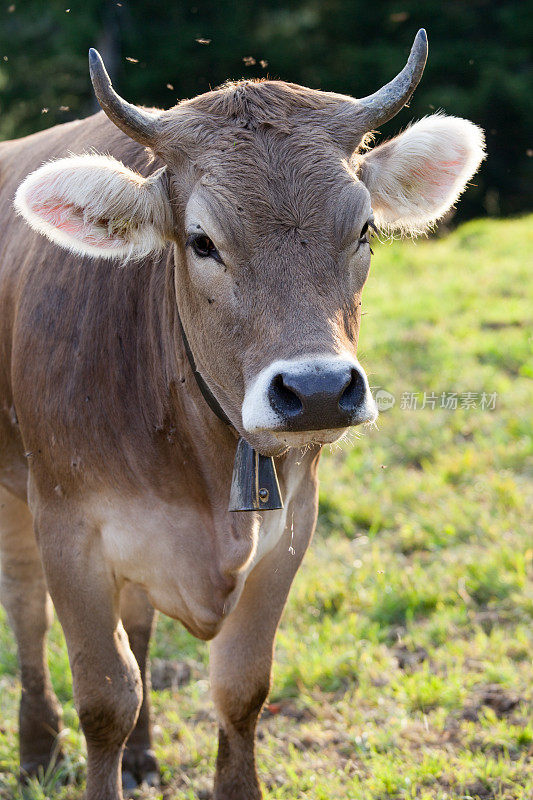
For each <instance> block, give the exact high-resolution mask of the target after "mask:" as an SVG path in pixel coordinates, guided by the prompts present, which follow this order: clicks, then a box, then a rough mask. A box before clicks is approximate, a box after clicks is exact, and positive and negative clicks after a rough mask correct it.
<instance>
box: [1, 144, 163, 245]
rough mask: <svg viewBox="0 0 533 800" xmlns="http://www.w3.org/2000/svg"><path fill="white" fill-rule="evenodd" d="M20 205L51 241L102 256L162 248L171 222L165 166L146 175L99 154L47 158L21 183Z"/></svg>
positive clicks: (18, 203) (19, 210)
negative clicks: (53, 159) (56, 159)
mask: <svg viewBox="0 0 533 800" xmlns="http://www.w3.org/2000/svg"><path fill="white" fill-rule="evenodd" d="M15 208H16V210H17V212H18V213H19V214H21V215H22V216H23V217H24V219H25V220H26V221H27V222H28V223H29V224H30V225H31V227H32V228H34V229H35V230H36V231H39V233H42V234H44V235H45V236H47V237H48V238H49V239H50V240H51V241H52V242H55V243H56V244H59V245H61V246H62V247H65V248H66V249H67V250H70V251H71V252H73V253H78V254H79V255H90V256H94V257H97V258H121V259H124V258H126V259H127V258H141V257H143V256H146V255H148V253H152V252H154V251H158V250H161V249H162V248H163V247H164V246H165V244H166V243H167V241H168V238H169V233H170V231H171V227H172V226H171V219H172V212H171V207H170V201H169V197H168V192H167V180H166V175H165V170H164V169H162V170H159V171H158V172H156V173H154V174H153V175H151V176H150V177H149V178H143V177H142V175H139V173H137V172H133V170H131V169H128V168H127V167H125V166H124V164H122V163H121V162H120V161H117V160H116V159H114V158H110V157H109V156H103V155H98V154H87V155H81V156H71V157H70V158H62V159H59V160H58V161H51V162H49V163H48V164H43V166H42V167H39V169H37V170H35V172H32V173H31V175H28V177H27V178H26V179H25V180H24V181H23V182H22V183H21V185H20V186H19V188H18V190H17V193H16V195H15Z"/></svg>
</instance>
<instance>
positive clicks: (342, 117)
mask: <svg viewBox="0 0 533 800" xmlns="http://www.w3.org/2000/svg"><path fill="white" fill-rule="evenodd" d="M427 55H428V40H427V34H426V31H425V30H424V28H421V29H420V30H419V31H418V33H417V34H416V36H415V40H414V42H413V46H412V48H411V53H410V54H409V58H408V59H407V64H406V65H405V67H404V68H403V69H402V71H401V72H400V73H399V74H398V75H396V77H395V78H393V80H392V81H390V83H387V84H385V86H383V87H382V88H381V89H378V91H377V92H374V94H370V95H368V97H362V98H360V99H357V100H355V99H353V98H350V99H349V100H348V101H347V102H345V103H343V104H342V106H341V109H340V114H339V113H337V114H336V115H335V117H336V125H337V130H336V136H337V138H338V139H341V140H344V139H345V138H346V141H343V144H345V145H346V146H347V148H348V150H350V151H353V150H354V149H355V147H357V145H358V144H359V142H360V140H361V133H362V132H364V133H366V132H367V131H371V130H374V129H375V128H378V127H379V126H380V125H383V123H385V122H388V121H389V120H390V119H392V118H393V117H394V116H395V115H396V114H397V113H398V112H399V111H400V110H401V109H402V108H403V107H404V105H405V104H406V103H407V102H408V101H409V98H410V97H411V95H412V94H413V92H414V90H415V89H416V87H417V86H418V84H419V82H420V78H421V77H422V73H423V72H424V67H425V64H426V59H427ZM343 133H344V135H343Z"/></svg>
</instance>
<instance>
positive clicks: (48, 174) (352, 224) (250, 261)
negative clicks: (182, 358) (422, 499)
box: [16, 35, 483, 454]
mask: <svg viewBox="0 0 533 800" xmlns="http://www.w3.org/2000/svg"><path fill="white" fill-rule="evenodd" d="M419 37H420V35H419ZM419 37H418V38H417V40H416V41H415V46H414V47H413V52H412V54H411V57H410V61H412V60H413V58H414V57H413V53H415V56H416V47H417V41H418V48H419V49H420V46H421V44H420V40H419ZM422 44H425V39H424V40H423V41H422ZM95 58H96V60H95ZM424 60H425V50H424ZM415 61H416V59H415ZM94 64H96V66H94ZM407 66H409V62H408V65H407ZM411 66H412V71H413V70H414V71H415V72H416V64H415V65H414V66H413V64H412V65H411ZM406 69H407V67H406ZM102 70H103V66H101V62H99V61H98V57H94V56H93V82H94V83H95V88H96V90H97V95H98V96H99V99H100V101H101V104H102V107H103V108H104V110H105V111H106V113H108V116H110V117H111V118H112V119H113V121H114V122H115V123H116V124H117V125H118V126H119V127H121V128H122V129H123V130H125V131H126V132H127V133H129V135H130V136H132V137H133V138H135V139H137V140H138V141H140V142H142V143H143V144H149V145H150V147H151V148H152V149H153V150H154V151H155V153H156V155H157V156H158V158H159V159H160V160H161V161H162V162H163V163H164V164H165V165H166V166H165V167H164V168H163V169H161V170H159V171H157V172H155V173H154V174H153V175H152V176H151V177H149V178H142V177H141V176H140V175H138V174H136V173H134V172H132V171H131V170H129V169H127V168H126V167H125V166H124V165H122V164H121V163H120V162H118V161H116V160H115V159H112V158H109V157H104V156H97V155H85V156H76V157H71V158H68V159H62V160H60V161H56V162H52V163H50V164H47V165H45V166H43V167H41V168H40V169H39V170H37V171H36V172H35V173H33V174H32V175H30V176H29V177H28V178H27V179H26V180H25V181H24V183H23V184H22V185H21V187H20V188H19V190H18V193H17V198H16V207H17V210H18V211H19V212H20V213H22V214H23V215H24V216H25V218H26V219H27V220H28V222H29V223H30V224H31V225H32V226H33V227H34V228H36V229H37V230H39V231H40V232H42V233H44V234H46V235H48V236H49V237H50V238H51V239H52V240H54V241H56V242H58V243H59V244H61V245H63V246H65V247H67V248H69V249H70V250H72V251H74V252H76V253H83V254H91V255H94V256H97V257H104V258H119V259H122V260H124V258H143V257H146V256H148V255H150V254H151V253H154V252H156V251H158V250H161V249H162V248H164V247H165V246H167V245H168V243H173V245H174V253H175V258H174V274H175V295H176V303H177V306H178V309H179V315H180V317H181V320H182V322H183V326H184V329H185V331H186V333H187V337H188V339H189V343H190V345H191V349H192V351H193V354H194V357H195V360H196V362H197V367H198V369H199V370H200V372H201V373H202V375H203V376H204V378H205V380H206V381H207V383H208V385H209V386H210V388H211V390H212V391H213V393H214V394H215V395H216V397H217V399H218V400H219V402H220V404H221V405H222V407H223V408H224V410H225V412H226V413H227V415H228V416H229V417H230V419H231V421H232V422H233V424H234V426H235V427H236V428H237V430H238V431H239V432H240V433H241V435H243V436H245V438H247V439H248V441H249V442H250V443H251V444H252V445H253V446H254V447H256V448H257V449H258V450H259V451H260V452H263V453H265V454H276V453H279V452H281V451H282V450H284V449H286V448H287V447H290V446H301V445H305V444H308V443H310V442H314V443H317V444H324V443H326V442H332V441H334V440H335V439H337V438H339V437H340V436H341V435H342V434H343V432H344V431H345V430H346V428H347V427H349V426H351V425H355V424H359V423H361V422H372V421H374V420H375V418H376V416H377V411H376V408H375V404H374V402H373V400H372V397H371V394H370V390H369V386H368V380H367V377H366V375H365V372H364V370H363V369H362V367H361V365H360V364H359V362H358V361H357V358H356V349H357V341H358V336H359V326H360V320H361V296H362V290H363V286H364V284H365V281H366V279H367V275H368V271H369V267H370V256H371V250H370V238H369V237H370V234H371V233H372V231H373V230H375V229H376V228H378V227H380V228H385V229H387V230H402V231H407V232H412V233H418V232H420V231H424V230H426V229H427V228H428V226H430V225H431V224H432V223H434V222H435V221H436V220H437V219H438V218H439V217H441V216H442V215H443V214H444V213H445V212H446V211H447V210H448V209H449V208H450V206H451V205H452V204H453V203H454V202H455V200H456V199H457V197H458V196H459V195H460V193H461V192H462V191H463V189H464V188H465V185H466V183H467V181H468V180H469V179H470V177H471V176H472V175H473V173H474V172H475V170H476V169H477V167H478V166H479V163H480V161H481V159H482V157H483V137H482V133H481V131H480V130H479V129H478V128H477V127H476V126H475V125H473V124H472V123H470V122H468V121H466V120H460V119H456V118H454V117H445V116H442V115H434V116H432V117H428V118H426V119H424V120H422V121H420V122H418V123H416V124H415V125H413V126H411V127H410V128H408V129H407V130H406V131H404V133H402V134H401V135H400V136H398V137H396V138H395V139H393V140H391V141H389V142H386V143H385V144H382V145H380V146H378V147H375V148H374V149H372V150H369V151H364V150H361V149H360V144H361V141H362V140H363V138H364V134H365V133H366V131H367V130H368V129H370V128H371V127H375V126H376V125H377V124H380V122H383V121H384V120H386V119H387V118H389V117H390V116H391V112H392V113H395V111H394V109H396V110H398V108H400V107H401V106H402V105H403V104H404V102H405V101H406V95H407V97H408V96H409V94H410V92H412V90H413V88H414V86H413V81H414V85H416V82H417V80H415V79H414V78H413V77H412V76H411V79H410V82H409V80H407V79H406V76H405V74H404V73H405V70H404V71H403V72H402V73H400V76H398V78H401V76H402V75H403V84H402V85H403V90H402V91H403V94H402V95H401V97H400V98H399V97H398V92H392V95H391V90H390V87H391V85H392V83H394V82H392V83H391V84H388V85H387V87H385V89H384V90H380V92H381V93H383V92H384V91H385V95H383V94H381V95H380V97H381V100H380V99H379V97H377V95H379V94H380V93H376V95H372V96H371V97H370V98H366V99H365V101H353V100H351V99H350V98H346V97H343V96H339V95H331V94H328V93H323V92H317V91H313V90H310V89H304V88H302V87H297V86H293V85H291V84H285V83H281V82H268V81H267V82H263V83H253V82H241V83H237V84H230V85H228V86H226V87H223V88H222V89H220V90H217V91H216V92H210V93H209V94H207V95H203V96H201V97H199V98H196V99H194V100H192V101H188V102H186V103H183V104H181V105H179V106H177V107H176V108H175V109H173V110H171V111H170V112H162V113H161V114H159V115H155V114H152V113H149V112H147V111H144V110H143V109H136V108H135V107H133V106H129V104H126V103H125V101H122V100H121V99H120V98H118V96H117V95H115V94H114V93H113V95H112V96H110V97H109V96H108V97H107V99H106V100H105V102H104V100H103V99H102V97H101V93H102V92H103V91H107V89H109V90H110V91H111V92H112V89H110V86H109V85H107V89H106V83H105V79H104V78H103V76H102ZM418 72H420V74H421V70H420V68H418ZM95 75H96V77H95ZM103 75H104V76H105V71H104V72H103ZM407 77H409V76H407ZM415 77H416V76H415ZM418 77H419V76H418ZM396 80H398V79H396ZM406 80H407V83H406ZM102 87H103V88H102ZM406 87H407V88H406ZM387 93H388V94H387ZM112 103H114V104H115V105H114V106H113V107H112ZM117 103H118V104H117ZM110 108H112V110H111V111H110ZM113 109H114V110H113ZM376 109H377V110H376Z"/></svg>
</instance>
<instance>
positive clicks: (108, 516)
mask: <svg viewBox="0 0 533 800" xmlns="http://www.w3.org/2000/svg"><path fill="white" fill-rule="evenodd" d="M426 56H427V37H426V33H425V31H424V30H421V31H419V32H418V34H417V36H416V38H415V41H414V44H413V47H412V50H411V53H410V56H409V58H408V61H407V63H406V66H405V67H404V69H403V70H402V71H401V72H400V73H399V75H398V76H397V77H396V78H394V79H393V80H392V81H391V82H390V83H388V84H387V85H385V86H384V87H383V88H381V89H379V90H378V91H376V92H375V93H374V94H371V95H369V96H368V97H365V98H363V99H358V100H355V99H353V98H351V97H348V96H345V95H340V94H335V93H330V92H325V91H318V90H312V89H307V88H304V87H301V86H298V85H295V84H291V83H286V82H283V81H274V80H264V81H258V82H256V81H250V80H241V81H237V82H233V83H227V84H226V85H224V86H222V87H221V88H219V89H217V90H215V91H210V92H208V93H206V94H203V95H200V96H198V97H195V98H194V99H191V100H186V101H183V102H180V103H179V104H178V105H176V106H175V107H174V108H171V109H170V110H166V111H161V110H157V109H147V108H142V107H137V106H134V105H132V104H130V103H128V102H126V101H125V100H124V99H122V98H121V97H120V96H119V95H118V94H117V93H116V92H115V91H114V89H113V88H112V85H111V82H110V80H109V77H108V75H107V73H106V71H105V67H104V65H103V63H102V61H101V59H100V57H99V55H98V53H97V52H96V51H94V50H91V51H90V59H89V60H90V70H91V76H92V81H93V86H94V90H95V93H96V97H97V99H98V101H99V104H100V106H101V109H102V110H101V111H100V112H99V113H97V114H95V115H93V116H91V117H89V118H87V119H85V120H82V121H74V122H69V123H66V124H63V125H58V126H56V127H53V128H51V129H49V130H46V131H43V132H40V133H37V134H34V135H31V136H28V137H26V138H23V139H19V140H15V141H8V142H4V143H2V144H1V145H0V175H1V193H0V203H1V207H0V214H1V218H2V219H3V220H4V222H3V236H2V242H1V245H0V247H1V253H0V484H1V487H2V488H1V489H0V491H1V494H0V537H1V551H2V584H1V586H2V601H3V604H4V605H5V608H6V610H7V614H8V617H9V620H10V623H11V625H12V627H13V630H14V633H15V637H16V641H17V646H18V658H19V662H20V671H21V683H22V696H21V704H20V762H21V774H22V775H23V776H28V775H35V774H36V773H38V771H39V769H40V768H46V766H47V765H48V764H49V761H50V758H51V755H52V753H53V751H54V747H55V746H56V743H57V738H58V735H59V734H60V731H61V709H60V706H59V703H58V701H57V699H56V697H55V695H54V692H53V689H52V685H51V681H50V675H49V672H48V667H47V661H46V647H45V640H46V635H47V630H48V628H49V626H50V621H51V615H52V607H55V610H56V612H57V615H58V617H59V620H60V623H61V625H62V628H63V631H64V634H65V637H66V642H67V647H68V654H69V661H70V666H71V670H72V675H73V686H74V697H75V703H76V708H77V712H78V715H79V720H80V725H81V728H82V729H83V733H84V735H85V739H86V742H87V798H88V800H104V799H105V800H119V798H121V797H122V791H123V787H124V788H128V789H130V788H132V787H133V786H135V785H136V784H137V783H140V782H142V781H148V782H150V781H151V782H152V783H155V782H156V781H157V773H158V765H157V761H156V759H155V756H154V753H153V749H152V740H151V732H150V705H149V702H150V701H149V685H150V683H149V669H148V666H147V650H148V644H149V639H150V634H151V631H152V627H153V619H154V609H156V610H159V611H161V612H163V613H164V614H167V615H169V616H170V617H173V618H175V619H176V620H179V621H180V622H181V623H182V624H183V625H184V626H185V627H186V628H187V630H188V631H190V632H191V633H192V634H193V635H194V636H196V637H199V638H200V639H204V640H212V642H211V652H210V681H211V690H212V696H213V700H214V703H215V706H216V710H217V715H218V719H219V746H218V756H217V762H216V775H215V779H214V797H215V798H216V800H258V798H260V797H261V796H262V795H261V788H260V783H259V780H258V776H257V771H256V767H255V756H254V747H255V743H254V742H255V728H256V722H257V718H258V714H259V713H260V711H261V708H262V706H263V704H264V702H265V699H266V697H267V695H268V692H269V688H270V673H271V665H272V658H273V642H274V636H275V633H276V629H277V626H278V622H279V619H280V615H281V613H282V610H283V607H284V605H285V602H286V598H287V594H288V591H289V588H290V585H291V582H292V580H293V577H294V575H295V573H296V570H297V569H298V566H299V564H300V562H301V560H302V557H303V555H304V553H305V551H306V548H307V546H308V544H309V541H310V539H311V536H312V533H313V529H314V527H315V522H316V517H317V467H318V461H319V456H320V452H321V448H322V447H323V445H325V444H327V443H331V442H334V441H336V440H338V439H339V438H340V437H342V436H343V435H344V434H345V432H346V431H347V429H348V428H349V427H350V426H351V425H356V424H361V423H373V422H374V420H375V419H376V415H377V411H376V407H375V404H374V401H373V399H372V395H371V391H370V388H369V384H368V379H367V376H366V374H365V372H364V370H363V368H362V366H361V365H360V363H359V362H358V360H357V358H356V349H357V343H358V337H359V329H360V323H361V296H362V290H363V286H364V284H365V281H366V279H367V275H368V272H369V267H370V254H371V251H370V238H369V234H370V233H371V231H372V230H374V229H378V230H385V231H401V232H404V233H410V234H415V233H421V232H424V231H426V230H427V229H428V228H429V227H430V226H431V225H433V224H434V223H435V222H436V221H437V220H438V219H439V218H441V217H442V216H443V214H445V213H446V212H447V210H448V209H449V208H450V207H451V206H452V205H453V203H454V202H455V201H456V200H457V198H458V197H459V195H460V194H461V193H462V191H463V190H464V189H465V187H466V185H467V183H468V181H469V180H470V178H471V177H472V175H473V174H474V173H475V171H476V170H477V168H478V166H479V164H480V162H481V160H482V158H483V156H484V151H483V134H482V132H481V130H480V129H479V128H478V127H476V126H475V125H474V124H473V123H471V122H469V121H467V120H463V119H458V118H455V117H452V116H445V115H444V114H435V115H432V116H429V117H426V118H424V119H422V120H420V121H418V122H416V123H415V124H412V125H411V126H410V127H407V128H406V129H405V130H404V131H403V132H402V133H401V134H400V135H398V136H396V137H395V138H393V139H391V140H390V141H386V142H385V143H382V144H380V145H378V146H375V147H373V148H371V147H370V146H369V136H368V134H369V132H371V131H373V130H375V129H376V128H378V127H379V126H381V125H382V124H384V123H385V122H387V121H388V120H390V119H391V118H392V117H393V116H394V115H395V114H396V113H397V112H398V111H400V109H401V108H402V107H403V106H404V105H405V104H406V103H407V101H408V100H409V98H410V97H411V94H412V93H413V91H414V89H415V87H416V85H417V84H418V82H419V80H420V78H421V75H422V71H423V68H424V64H425V61H426ZM238 440H239V441H240V442H244V443H245V444H246V445H247V446H248V447H249V448H250V452H251V453H252V457H253V458H255V459H256V462H257V463H258V461H257V460H258V458H259V457H261V458H263V459H266V460H267V461H268V459H272V461H271V464H272V465H273V468H275V470H276V471H277V475H276V473H273V475H274V478H275V481H276V482H277V485H279V490H280V498H282V502H280V503H279V505H280V506H282V507H279V508H277V509H275V508H274V509H271V510H261V509H262V507H259V510H251V511H245V512H242V513H236V512H233V511H229V510H228V495H229V487H230V483H231V480H232V474H233V472H232V471H233V463H234V457H235V453H236V449H237V443H238ZM260 492H263V495H264V496H263V495H262V496H261V497H262V499H263V500H265V501H266V494H268V492H266V490H264V489H260ZM265 492H266V494H265ZM52 604H53V606H52Z"/></svg>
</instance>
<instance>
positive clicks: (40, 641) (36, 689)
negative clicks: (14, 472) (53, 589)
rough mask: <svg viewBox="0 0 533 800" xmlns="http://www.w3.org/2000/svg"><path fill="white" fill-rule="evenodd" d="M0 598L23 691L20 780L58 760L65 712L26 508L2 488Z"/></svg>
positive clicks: (48, 609) (47, 607)
mask: <svg viewBox="0 0 533 800" xmlns="http://www.w3.org/2000/svg"><path fill="white" fill-rule="evenodd" d="M0 562H1V575H0V599H1V601H2V604H3V605H4V607H5V609H6V612H7V615H8V618H9V622H10V624H11V627H12V628H13V632H14V634H15V638H16V641H17V649H18V660H19V664H20V675H21V684H22V692H21V698H20V711H19V721H20V726H19V749H20V767H21V777H22V778H23V779H26V778H27V777H31V776H33V775H36V774H37V773H38V772H39V770H40V769H42V770H43V771H45V770H46V769H47V767H48V765H49V763H50V759H51V758H52V756H53V755H54V754H55V755H59V750H58V749H56V748H57V736H58V733H59V732H60V730H61V727H62V726H61V716H62V712H61V707H60V705H59V702H58V700H57V698H56V696H55V694H54V690H53V689H52V683H51V680H50V673H49V671H48V663H47V658H46V634H47V632H48V629H49V628H50V625H51V623H52V619H53V609H52V602H51V600H50V596H49V594H48V591H47V588H46V582H45V579H44V574H43V570H42V566H41V559H40V557H39V552H38V549H37V543H36V540H35V535H34V532H33V520H32V517H31V514H30V512H29V509H28V506H27V505H26V503H24V502H23V501H21V500H19V499H18V498H16V497H15V496H14V495H12V494H10V493H9V492H7V491H6V490H5V489H3V488H0Z"/></svg>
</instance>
